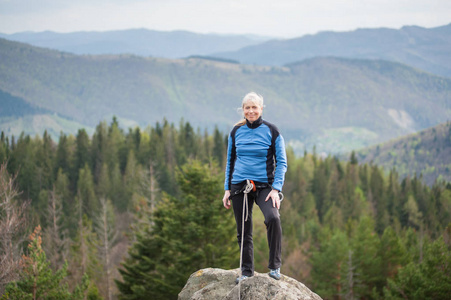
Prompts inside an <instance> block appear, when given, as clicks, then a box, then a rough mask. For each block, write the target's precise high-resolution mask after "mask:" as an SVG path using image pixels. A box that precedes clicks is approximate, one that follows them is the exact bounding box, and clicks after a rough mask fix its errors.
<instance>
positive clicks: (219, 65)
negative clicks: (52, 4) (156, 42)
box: [0, 40, 451, 153]
mask: <svg viewBox="0 0 451 300" xmlns="http://www.w3.org/2000/svg"><path fill="white" fill-rule="evenodd" d="M0 58H1V60H0V89H1V90H3V91H4V92H6V93H9V94H11V95H12V96H14V97H19V98H21V99H24V100H25V101H26V102H28V103H30V104H32V105H34V106H36V107H39V108H42V109H46V110H49V111H52V113H57V114H58V116H59V117H63V118H69V119H70V120H71V121H74V122H78V123H80V124H83V125H85V126H89V127H94V126H95V125H96V124H97V123H98V122H100V121H102V120H109V119H111V118H112V116H113V115H115V116H117V118H118V119H119V120H120V122H121V124H126V127H129V126H134V125H140V126H141V127H143V128H144V127H146V126H148V125H150V124H153V123H154V122H157V121H158V120H161V119H162V118H163V117H166V118H167V120H168V121H170V122H178V121H179V120H180V119H181V118H182V117H183V118H185V119H186V120H191V122H192V126H193V127H195V128H208V130H209V132H212V130H213V128H214V126H215V125H217V126H218V127H219V128H220V129H221V130H223V131H226V130H229V129H230V128H231V126H232V125H233V124H234V123H235V122H236V121H237V120H238V119H239V118H240V117H241V116H240V115H239V113H237V111H236V108H237V107H239V105H240V101H241V97H243V95H245V94H246V93H247V92H249V91H252V90H253V91H257V92H258V93H260V94H262V95H263V96H264V98H265V101H266V103H265V104H266V108H265V111H264V117H265V118H266V119H268V121H272V122H274V123H276V124H278V126H279V127H280V129H281V130H282V133H283V134H284V136H285V138H286V140H288V141H289V142H290V144H291V145H292V146H293V147H294V149H295V150H296V152H297V153H302V152H303V150H304V149H307V150H310V149H312V148H313V146H314V145H316V147H317V150H318V152H323V151H324V152H326V153H339V152H346V151H351V150H352V149H357V148H362V147H365V146H369V145H372V144H375V143H378V142H384V141H387V140H389V139H391V138H395V137H399V136H401V135H405V134H407V133H411V132H415V131H418V130H421V129H424V128H428V127H431V126H434V125H436V124H437V123H440V122H445V121H446V120H448V119H449V118H450V116H451V80H450V79H446V78H441V77H437V76H433V75H430V74H428V73H425V72H422V71H419V70H415V69H412V68H410V67H408V66H405V65H401V64H397V63H392V62H387V61H379V60H350V59H340V58H315V59H311V60H306V61H303V62H300V63H297V64H292V65H289V66H286V67H262V66H251V65H240V64H236V63H227V62H220V61H214V60H210V59H200V58H189V59H182V60H168V59H159V58H143V57H137V56H131V55H116V56H114V55H112V56H76V55H71V54H67V53H61V52H57V51H51V50H46V49H41V48H35V47H31V46H29V45H25V44H20V43H16V42H10V41H7V40H0ZM10 126H11V125H10V123H9V125H8V127H10ZM5 127H6V126H2V130H4V131H5V132H7V128H5ZM72 130H73V129H72ZM56 131H59V130H56ZM65 132H66V131H65ZM67 132H70V131H69V130H68V131H67ZM53 138H56V137H53Z"/></svg>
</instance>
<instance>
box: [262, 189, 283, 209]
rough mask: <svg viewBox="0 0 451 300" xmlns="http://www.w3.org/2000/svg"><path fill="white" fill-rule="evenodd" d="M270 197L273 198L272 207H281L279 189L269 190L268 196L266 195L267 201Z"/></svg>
mask: <svg viewBox="0 0 451 300" xmlns="http://www.w3.org/2000/svg"><path fill="white" fill-rule="evenodd" d="M270 198H271V200H272V207H277V209H280V198H279V191H278V190H271V192H269V194H268V196H267V197H266V199H265V201H268V200H269V199H270Z"/></svg>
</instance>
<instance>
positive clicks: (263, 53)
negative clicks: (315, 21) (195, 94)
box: [0, 24, 451, 77]
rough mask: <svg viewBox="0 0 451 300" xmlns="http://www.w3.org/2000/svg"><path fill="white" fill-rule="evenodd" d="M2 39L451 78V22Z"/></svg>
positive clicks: (72, 48) (68, 48) (79, 49)
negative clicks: (397, 67)
mask: <svg viewBox="0 0 451 300" xmlns="http://www.w3.org/2000/svg"><path fill="white" fill-rule="evenodd" d="M0 37H3V38H6V39H8V40H13V41H19V42H24V43H28V44H31V45H34V46H38V47H44V48H50V49H55V50H60V51H64V52H69V53H74V54H93V55H97V54H134V55H139V56H153V57H163V58H183V57H188V56H191V55H202V56H214V57H221V58H226V59H232V60H235V61H238V62H240V63H243V64H257V65H271V66H283V65H285V64H289V63H294V62H298V61H302V60H304V59H308V58H313V57H318V56H333V57H345V58H353V59H354V58H358V59H382V60H389V61H394V62H400V63H403V64H407V65H409V66H412V67H415V68H418V69H421V70H425V71H428V72H431V73H434V74H437V75H441V76H447V77H451V59H449V57H450V53H451V24H449V25H445V26H440V27H436V28H422V27H418V26H405V27H403V28H401V29H389V28H374V29H358V30H354V31H349V32H333V31H327V32H320V33H318V34H314V35H305V36H302V37H298V38H293V39H271V38H270V37H262V36H251V35H217V34H197V33H192V32H186V31H172V32H163V31H154V30H147V29H130V30H120V31H106V32H73V33H55V32H21V33H16V34H9V35H8V34H0Z"/></svg>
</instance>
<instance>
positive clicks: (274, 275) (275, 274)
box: [268, 268, 280, 280]
mask: <svg viewBox="0 0 451 300" xmlns="http://www.w3.org/2000/svg"><path fill="white" fill-rule="evenodd" d="M268 275H269V277H272V278H274V279H275V280H279V279H280V268H277V269H274V270H273V269H270V270H269V274H268Z"/></svg>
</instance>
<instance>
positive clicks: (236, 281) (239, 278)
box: [235, 275, 249, 284]
mask: <svg viewBox="0 0 451 300" xmlns="http://www.w3.org/2000/svg"><path fill="white" fill-rule="evenodd" d="M246 278H249V276H246V275H241V276H240V277H238V278H237V279H236V280H235V283H236V284H238V283H240V281H243V280H244V279H246Z"/></svg>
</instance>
